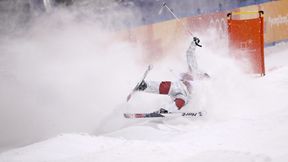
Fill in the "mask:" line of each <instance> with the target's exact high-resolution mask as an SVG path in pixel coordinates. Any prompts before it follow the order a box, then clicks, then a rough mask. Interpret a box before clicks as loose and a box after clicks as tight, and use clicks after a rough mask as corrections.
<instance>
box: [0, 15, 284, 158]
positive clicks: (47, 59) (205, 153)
mask: <svg viewBox="0 0 288 162" xmlns="http://www.w3.org/2000/svg"><path fill="white" fill-rule="evenodd" d="M71 19H72V20H71ZM45 20H46V21H45V22H43V21H41V20H38V21H37V20H35V22H34V23H35V24H34V26H33V27H32V28H31V29H30V30H29V31H28V32H27V33H26V34H24V36H22V37H20V38H19V37H7V38H2V39H1V46H0V49H1V51H3V53H2V54H1V58H0V61H1V62H2V64H1V75H0V76H1V78H0V79H1V80H0V82H1V84H0V86H1V91H0V98H1V99H0V101H1V102H0V104H1V105H0V107H1V108H0V111H1V113H0V128H1V130H0V131H1V132H0V133H1V134H0V144H1V146H2V151H3V152H2V153H1V154H0V162H42V161H43V162H90V161H91V162H92V161H93V162H95V161H101V162H102V161H103V162H104V161H119V162H122V161H123V162H124V161H137V162H142V161H143V162H144V161H145V162H146V161H155V162H161V161H163V162H164V161H165V162H167V161H171V162H174V161H177V162H178V161H179V162H188V161H197V162H226V161H227V162H272V161H273V162H286V161H288V140H287V137H288V100H287V97H288V62H287V60H288V54H287V53H288V45H287V44H280V45H277V46H274V47H269V48H266V49H265V55H266V56H265V59H266V60H265V61H266V69H267V75H266V76H265V77H255V76H251V75H249V74H246V73H244V72H243V71H242V70H241V69H242V66H243V65H242V64H240V63H238V62H236V61H235V60H233V59H232V58H230V57H228V53H229V52H228V50H227V48H226V46H225V41H223V42H221V41H219V40H217V34H215V33H213V31H208V34H207V35H201V36H199V37H201V40H202V42H203V43H202V44H203V45H204V47H203V48H201V49H198V50H197V54H198V57H199V65H200V66H201V68H202V69H204V70H205V71H207V72H208V73H209V74H211V76H212V78H211V79H209V80H205V81H201V82H200V81H199V82H195V85H194V94H193V100H192V103H191V105H190V107H186V108H185V109H186V110H187V111H188V110H196V109H197V110H198V109H200V110H205V111H206V112H207V116H205V117H203V118H198V119H187V118H176V119H164V120H163V119H161V120H158V119H157V120H155V119H153V120H151V119H150V120H146V119H145V120H127V119H124V118H123V116H122V113H123V112H147V111H154V110H156V109H158V108H159V107H160V106H161V105H162V104H164V103H165V102H167V101H169V98H166V97H165V96H160V97H159V96H156V95H151V94H136V95H135V96H133V98H132V99H131V102H130V103H125V97H126V95H127V94H128V93H129V91H130V90H131V88H132V87H133V85H134V84H135V82H137V78H139V77H140V76H141V73H142V72H143V71H144V70H145V68H146V65H147V64H148V63H151V62H149V61H146V62H143V61H142V60H143V56H142V50H141V48H140V47H137V46H135V45H133V44H129V43H125V42H117V41H115V40H114V38H113V37H112V36H110V35H109V34H108V33H106V32H104V31H102V30H99V26H98V25H97V24H95V23H91V22H89V21H88V22H86V21H84V22H81V23H78V22H77V21H75V20H74V19H73V17H72V18H71V17H70V16H67V15H66V14H65V13H62V14H55V15H53V14H51V15H50V17H48V18H47V19H45ZM209 32H211V33H209ZM211 34H212V35H213V37H211ZM4 40H5V41H4ZM215 40H217V41H218V43H217V44H216V43H215ZM188 44H189V40H187V41H185V43H184V44H183V45H178V46H177V45H176V46H175V48H177V49H178V50H177V51H178V55H177V56H175V53H173V52H171V53H172V54H167V56H166V57H165V58H164V59H162V60H158V61H157V62H153V63H154V69H153V70H152V72H151V74H149V77H148V79H159V80H160V79H163V78H164V79H176V77H175V76H174V75H175V73H177V72H178V71H183V69H184V68H185V50H186V48H187V47H188ZM205 45H206V46H205ZM179 53H180V54H179ZM179 56H180V57H179ZM168 69H173V72H171V70H168ZM160 74H161V75H160ZM19 146H21V147H19ZM16 147H18V148H16Z"/></svg>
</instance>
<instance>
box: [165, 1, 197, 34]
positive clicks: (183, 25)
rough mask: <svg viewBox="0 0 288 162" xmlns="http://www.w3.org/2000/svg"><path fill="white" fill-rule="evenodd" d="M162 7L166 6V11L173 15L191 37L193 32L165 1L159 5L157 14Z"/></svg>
mask: <svg viewBox="0 0 288 162" xmlns="http://www.w3.org/2000/svg"><path fill="white" fill-rule="evenodd" d="M163 7H166V8H167V9H168V11H169V12H170V13H171V14H172V15H173V17H174V18H175V19H176V20H177V21H178V22H179V23H181V25H182V27H183V28H184V29H185V30H186V32H187V33H189V34H190V35H191V36H192V37H193V33H192V32H191V31H190V30H189V28H188V27H187V26H186V25H185V24H184V22H183V21H181V20H180V19H179V18H178V16H177V15H175V13H174V12H173V11H172V10H171V9H170V8H169V7H168V6H167V4H166V2H164V3H163V4H162V6H161V9H160V11H159V14H161V13H162V10H163Z"/></svg>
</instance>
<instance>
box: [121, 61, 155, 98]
mask: <svg viewBox="0 0 288 162" xmlns="http://www.w3.org/2000/svg"><path fill="white" fill-rule="evenodd" d="M151 69H152V65H149V66H148V68H147V69H146V71H145V73H144V74H143V76H142V78H141V80H140V81H139V82H138V83H137V84H136V86H135V87H134V88H133V90H132V91H131V92H130V93H129V95H128V96H127V98H126V101H127V102H128V101H129V100H130V99H131V97H132V95H133V94H134V93H135V92H136V89H137V87H138V86H139V84H140V83H141V82H142V81H143V80H144V79H145V78H146V76H147V75H148V72H149V71H150V70H151Z"/></svg>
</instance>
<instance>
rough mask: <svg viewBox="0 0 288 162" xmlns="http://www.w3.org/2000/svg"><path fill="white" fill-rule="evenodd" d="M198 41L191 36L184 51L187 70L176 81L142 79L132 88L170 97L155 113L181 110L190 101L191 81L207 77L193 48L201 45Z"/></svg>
mask: <svg viewBox="0 0 288 162" xmlns="http://www.w3.org/2000/svg"><path fill="white" fill-rule="evenodd" d="M199 42H200V39H199V38H197V37H193V41H192V42H191V44H190V46H189V48H188V50H187V52H186V59H187V64H188V72H186V73H182V74H181V75H180V79H179V80H178V81H176V82H171V81H146V80H145V79H143V80H142V81H141V82H140V84H138V85H137V86H136V87H135V88H134V91H142V92H147V93H156V94H161V95H168V96H170V97H171V99H172V100H173V102H172V103H171V104H170V105H168V106H166V107H165V108H160V110H158V111H156V113H160V114H165V113H170V112H177V111H179V110H181V109H182V108H183V107H184V106H185V105H187V104H188V103H189V101H190V97H191V93H192V84H193V81H194V80H198V79H204V78H209V75H208V74H207V73H203V72H201V71H200V70H199V69H198V65H197V60H196V56H195V50H196V46H199V47H201V45H199Z"/></svg>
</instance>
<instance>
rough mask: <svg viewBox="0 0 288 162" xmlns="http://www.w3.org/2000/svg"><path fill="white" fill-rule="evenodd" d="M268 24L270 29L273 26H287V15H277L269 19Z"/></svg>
mask: <svg viewBox="0 0 288 162" xmlns="http://www.w3.org/2000/svg"><path fill="white" fill-rule="evenodd" d="M268 23H269V25H270V27H273V26H275V25H276V26H277V27H278V26H280V25H288V15H286V16H282V15H278V16H277V17H269V18H268Z"/></svg>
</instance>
